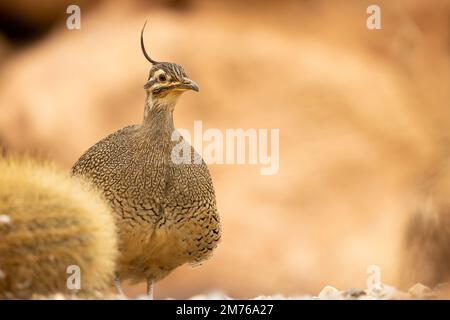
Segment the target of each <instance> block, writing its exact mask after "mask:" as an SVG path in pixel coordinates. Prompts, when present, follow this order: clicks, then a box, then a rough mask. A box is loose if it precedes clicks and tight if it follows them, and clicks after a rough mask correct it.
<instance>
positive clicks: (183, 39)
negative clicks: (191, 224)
mask: <svg viewBox="0 0 450 320" xmlns="http://www.w3.org/2000/svg"><path fill="white" fill-rule="evenodd" d="M374 3H375V4H378V5H379V6H380V7H381V19H382V20H381V21H382V22H381V23H382V30H368V29H367V28H366V19H367V17H368V14H367V13H366V8H367V6H368V5H370V4H374ZM69 4H73V3H72V1H66V0H59V1H50V0H46V1H39V2H36V1H31V0H30V1H26V0H19V1H0V21H1V23H0V144H1V146H2V147H3V148H4V149H6V150H7V151H8V152H20V153H22V152H27V153H31V154H32V155H35V156H37V157H43V158H46V159H52V160H53V161H55V162H57V163H58V164H60V165H61V166H63V167H65V168H67V169H68V168H70V166H71V165H72V164H73V163H74V162H75V161H76V159H77V158H78V157H79V156H80V155H81V154H82V153H83V152H84V151H85V150H86V149H87V148H88V147H89V146H91V145H92V144H94V143H95V142H96V141H98V140H99V139H101V138H102V137H104V136H106V135H107V134H109V133H111V132H113V131H115V130H117V129H119V128H121V127H124V126H126V125H128V124H131V123H138V122H140V121H141V119H142V115H143V102H144V91H143V89H142V86H143V84H144V83H145V80H146V78H147V72H148V70H149V67H150V66H149V64H148V62H147V61H146V60H145V58H144V57H143V55H142V53H141V50H140V47H139V33H140V29H141V27H142V25H143V23H144V21H145V20H146V19H149V28H148V29H147V31H146V36H145V39H146V46H147V50H149V52H150V53H151V55H152V57H154V59H156V60H165V61H173V62H177V63H179V64H181V65H183V67H184V68H185V70H186V71H187V73H188V75H189V76H190V77H191V78H192V79H194V80H195V81H196V82H198V83H199V85H200V88H201V90H200V93H198V94H193V93H188V94H185V95H184V97H182V99H181V100H180V102H179V104H178V105H177V108H176V110H175V124H176V126H177V127H182V128H187V129H190V130H192V127H193V121H194V120H202V121H203V125H204V127H205V128H209V127H214V128H220V129H225V128H244V129H246V128H280V171H279V173H278V174H277V175H274V176H261V175H259V166H250V165H246V166H239V165H213V166H211V167H210V170H211V173H212V176H213V179H214V182H215V187H216V193H217V197H218V205H219V209H220V213H221V217H222V222H223V241H222V243H221V245H220V246H219V248H218V250H217V253H216V255H215V256H214V257H213V258H212V259H211V260H210V261H208V262H206V263H205V264H204V265H203V266H201V267H197V268H194V269H192V268H190V267H183V268H180V269H178V270H176V271H175V272H174V273H173V274H171V275H170V276H169V277H167V278H166V279H164V280H163V281H161V282H159V283H157V285H156V291H155V293H156V297H157V298H165V297H174V298H187V297H189V296H191V295H195V294H198V293H202V292H207V291H211V290H221V291H224V292H225V293H227V294H229V295H231V296H233V297H237V298H248V297H253V296H257V295H260V294H274V293H281V294H284V295H295V294H317V292H318V291H319V290H320V289H321V288H322V287H323V286H324V285H327V284H330V285H333V286H335V287H337V288H341V289H344V288H349V287H365V286H366V279H367V274H366V268H367V267H368V266H369V265H372V264H375V265H379V266H380V268H381V270H382V278H381V280H382V281H383V282H385V283H388V284H396V283H397V282H398V279H399V277H398V275H399V272H402V270H399V265H398V262H399V261H398V260H399V259H398V257H399V250H400V249H399V248H400V246H399V244H400V236H401V234H402V228H403V225H404V221H405V217H406V216H407V215H408V213H409V211H410V206H411V198H412V196H411V194H412V192H413V190H414V188H415V185H416V181H417V180H418V179H420V177H421V176H422V175H423V173H424V172H426V171H427V170H429V168H430V167H433V165H434V163H435V162H436V161H437V159H439V158H440V157H443V156H445V155H446V154H447V151H448V148H447V145H448V142H449V138H450V137H449V135H450V134H449V131H448V124H449V123H450V122H449V121H450V104H449V101H450V90H449V88H450V1H444V0H434V1H421V0H410V1H360V0H353V1H312V0H309V1H308V0H304V1H264V2H263V1H256V0H254V1H247V2H246V3H245V4H242V3H241V2H240V1H226V2H225V1H224V2H219V1H199V0H197V1H195V0H178V1H153V2H150V1H137V0H136V1H77V2H76V4H78V5H80V7H81V29H80V30H68V29H66V27H65V19H66V17H67V16H68V15H67V14H66V8H67V6H68V5H69ZM144 290H145V289H144V285H143V284H142V285H136V286H128V287H127V288H126V291H127V293H128V294H130V295H132V296H134V295H137V294H143V293H144Z"/></svg>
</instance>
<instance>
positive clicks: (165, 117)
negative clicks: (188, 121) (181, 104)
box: [143, 96, 176, 135]
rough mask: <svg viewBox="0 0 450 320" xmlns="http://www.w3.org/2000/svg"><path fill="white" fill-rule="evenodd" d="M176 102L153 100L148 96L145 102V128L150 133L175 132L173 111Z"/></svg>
mask: <svg viewBox="0 0 450 320" xmlns="http://www.w3.org/2000/svg"><path fill="white" fill-rule="evenodd" d="M175 104H176V100H172V99H153V98H152V97H151V96H150V97H149V96H147V98H146V100H145V109H144V121H143V127H144V129H145V130H146V131H147V132H149V133H158V134H169V135H171V134H172V132H173V131H174V130H175V127H174V124H173V110H174V109H175Z"/></svg>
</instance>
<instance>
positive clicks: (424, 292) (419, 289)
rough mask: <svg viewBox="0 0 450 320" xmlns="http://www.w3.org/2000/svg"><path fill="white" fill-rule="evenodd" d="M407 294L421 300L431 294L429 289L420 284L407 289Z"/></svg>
mask: <svg viewBox="0 0 450 320" xmlns="http://www.w3.org/2000/svg"><path fill="white" fill-rule="evenodd" d="M408 293H409V294H410V295H411V296H413V297H415V298H423V297H426V296H428V295H429V294H430V293H431V289H430V288H429V287H427V286H425V285H423V284H421V283H416V284H415V285H413V286H412V287H411V288H409V290H408Z"/></svg>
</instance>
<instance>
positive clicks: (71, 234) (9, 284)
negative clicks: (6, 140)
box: [0, 155, 119, 299]
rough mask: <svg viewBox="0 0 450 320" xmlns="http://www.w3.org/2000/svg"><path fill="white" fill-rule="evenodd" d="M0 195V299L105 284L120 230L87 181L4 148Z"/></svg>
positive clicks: (80, 291) (87, 292)
mask: <svg viewBox="0 0 450 320" xmlns="http://www.w3.org/2000/svg"><path fill="white" fill-rule="evenodd" d="M0 199H1V200H0V299H30V298H34V297H36V296H38V297H39V296H42V297H49V296H51V295H54V294H63V295H67V296H72V295H73V294H74V295H76V296H80V295H84V296H85V297H96V296H97V293H100V291H103V290H107V289H108V288H110V286H111V283H112V282H113V280H114V273H115V261H116V259H117V257H118V254H119V252H118V247H117V242H118V241H117V231H116V226H115V222H114V218H113V214H112V212H111V209H110V207H109V206H108V205H107V203H106V202H105V201H104V200H103V197H102V195H101V194H100V193H99V192H97V191H95V189H93V188H92V186H91V185H90V184H88V183H86V182H85V181H82V180H80V179H75V178H73V177H71V176H70V175H69V174H68V172H66V171H65V170H63V169H59V168H58V167H57V166H56V165H54V164H51V163H49V162H43V161H42V162H41V161H37V160H35V159H32V158H29V157H25V156H12V155H7V156H2V157H0ZM76 277H78V279H77V278H76ZM68 281H69V284H71V285H70V286H69V285H68ZM72 281H73V282H72ZM77 282H78V284H77ZM78 285H79V286H78Z"/></svg>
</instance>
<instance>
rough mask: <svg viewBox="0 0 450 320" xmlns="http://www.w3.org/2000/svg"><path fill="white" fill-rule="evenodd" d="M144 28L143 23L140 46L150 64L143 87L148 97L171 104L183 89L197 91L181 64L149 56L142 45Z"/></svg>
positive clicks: (196, 86) (195, 85)
mask: <svg viewBox="0 0 450 320" xmlns="http://www.w3.org/2000/svg"><path fill="white" fill-rule="evenodd" d="M144 28H145V24H144V27H143V28H142V31H141V48H142V52H143V53H144V56H145V58H146V59H147V60H148V61H150V62H151V64H152V68H151V69H150V72H149V75H148V80H147V82H146V83H145V85H144V89H145V90H146V92H147V94H148V96H149V97H150V99H152V100H153V101H159V102H166V103H170V104H172V102H176V100H177V99H178V97H179V96H180V95H181V93H183V92H184V91H187V90H194V91H199V88H198V85H197V84H196V83H195V82H194V81H192V80H191V79H189V78H188V76H187V75H186V72H185V71H184V69H183V67H182V66H180V65H178V64H176V63H171V62H158V61H155V60H153V59H152V58H150V56H149V55H148V53H147V51H146V50H145V46H144V38H143V33H144Z"/></svg>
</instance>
